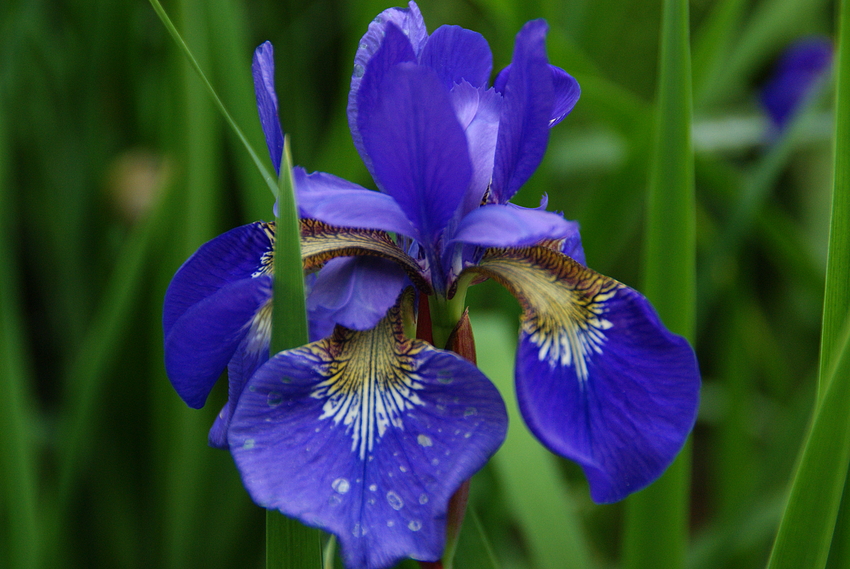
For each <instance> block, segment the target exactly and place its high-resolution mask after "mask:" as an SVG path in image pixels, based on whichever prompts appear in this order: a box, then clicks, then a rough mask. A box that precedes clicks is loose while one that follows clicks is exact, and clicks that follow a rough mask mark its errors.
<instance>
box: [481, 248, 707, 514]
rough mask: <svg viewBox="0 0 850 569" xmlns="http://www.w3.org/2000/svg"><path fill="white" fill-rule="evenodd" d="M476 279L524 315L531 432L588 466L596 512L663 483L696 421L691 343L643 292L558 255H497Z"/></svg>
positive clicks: (524, 398)
mask: <svg viewBox="0 0 850 569" xmlns="http://www.w3.org/2000/svg"><path fill="white" fill-rule="evenodd" d="M470 270H474V271H477V272H481V273H483V274H485V275H487V276H490V277H491V278H494V279H496V280H498V281H500V282H501V283H502V284H504V285H505V286H506V287H507V288H508V289H509V290H510V291H511V292H512V293H513V294H514V295H515V296H516V297H517V298H518V299H519V300H520V302H521V304H522V305H523V308H524V315H523V319H522V328H521V332H520V344H519V349H518V353H517V363H516V381H517V395H518V398H519V403H520V410H521V411H522V414H523V417H524V418H525V420H526V422H527V423H528V425H529V428H530V429H531V430H532V432H534V434H535V435H536V436H537V437H538V438H539V439H540V440H541V441H542V442H543V443H544V444H545V445H546V446H547V447H549V448H550V449H551V450H552V451H553V452H556V453H558V454H560V455H562V456H565V457H567V458H570V459H572V460H575V461H576V462H578V463H579V464H580V465H581V466H582V468H583V469H584V471H585V474H586V476H587V479H588V481H589V483H590V491H591V496H592V497H593V499H594V500H595V501H597V502H614V501H617V500H620V499H622V498H624V497H625V496H627V495H628V494H631V493H632V492H636V491H638V490H640V489H641V488H644V487H645V486H647V485H648V484H650V483H651V482H653V481H654V480H655V479H656V478H658V477H659V476H660V475H661V474H662V473H663V472H664V470H665V469H666V468H667V466H669V464H670V463H671V462H672V461H673V459H674V458H675V456H676V454H677V453H678V452H679V450H681V448H682V446H683V445H684V443H685V440H686V439H687V436H688V433H689V432H690V431H691V429H692V427H693V424H694V420H695V419H696V412H697V407H698V404H699V386H700V378H699V370H698V368H697V363H696V358H695V356H694V353H693V350H692V349H691V347H690V346H689V345H688V342H687V341H686V340H685V339H684V338H682V337H680V336H676V335H674V334H672V333H670V332H669V331H668V330H667V329H666V328H664V326H663V324H662V323H661V322H660V321H659V319H658V316H657V315H656V313H655V311H654V310H653V309H652V306H651V305H650V304H649V302H648V301H647V300H646V299H645V298H644V297H643V296H641V295H640V294H639V293H638V292H636V291H634V290H633V289H630V288H628V287H626V286H625V285H623V284H621V283H619V282H617V281H615V280H613V279H610V278H608V277H605V276H602V275H600V274H598V273H595V272H593V271H591V270H590V269H587V268H586V267H583V266H581V265H579V264H578V263H575V262H574V261H572V260H571V259H568V258H566V257H564V256H563V255H561V254H559V253H557V252H556V251H552V250H551V249H547V248H544V247H533V248H527V249H514V250H507V251H506V250H489V251H488V252H487V254H486V255H485V257H484V259H483V260H482V262H481V265H480V267H478V268H475V269H470Z"/></svg>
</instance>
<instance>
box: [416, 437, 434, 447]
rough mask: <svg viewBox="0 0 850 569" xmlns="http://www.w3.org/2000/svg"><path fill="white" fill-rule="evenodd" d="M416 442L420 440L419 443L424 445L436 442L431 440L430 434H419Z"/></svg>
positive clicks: (427, 445)
mask: <svg viewBox="0 0 850 569" xmlns="http://www.w3.org/2000/svg"><path fill="white" fill-rule="evenodd" d="M416 442H418V443H419V445H420V446H423V447H429V446H431V445H433V444H434V443H432V442H431V437H429V436H428V435H419V436H418V437H416Z"/></svg>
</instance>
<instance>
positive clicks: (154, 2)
mask: <svg viewBox="0 0 850 569" xmlns="http://www.w3.org/2000/svg"><path fill="white" fill-rule="evenodd" d="M150 3H151V6H152V7H153V9H154V11H155V12H156V15H157V16H159V19H160V20H161V21H162V23H163V25H164V26H165V28H166V29H167V30H168V33H169V34H171V37H172V38H173V39H174V42H175V43H176V44H177V47H179V48H180V50H181V51H182V52H183V54H184V55H185V56H186V59H187V60H188V61H189V64H190V65H191V66H192V69H194V70H195V72H196V73H197V74H198V76H199V77H200V78H201V81H202V82H203V83H204V87H206V90H207V92H208V93H209V94H210V96H211V97H212V99H213V102H214V103H215V106H216V107H217V108H218V110H219V111H220V112H221V114H222V116H223V117H224V119H225V120H226V121H227V124H229V125H230V128H232V129H233V132H235V133H236V136H238V137H239V140H240V141H241V142H242V145H243V146H244V147H245V150H247V151H248V154H249V155H250V156H251V160H253V162H254V164H255V165H256V166H257V170H258V171H259V172H260V174H261V175H262V177H263V179H264V180H265V181H266V184H267V185H268V187H269V189H270V190H271V192H272V195H277V184H276V183H275V181H274V177H273V176H272V175H271V173H270V171H269V169H268V168H266V165H265V164H264V163H263V161H262V160H260V157H259V155H258V154H257V153H256V151H255V150H254V147H253V146H252V145H251V143H250V142H248V138H247V137H246V136H245V134H244V133H243V132H242V129H241V128H239V125H238V124H236V121H235V120H234V119H233V117H232V116H230V113H229V112H228V111H227V108H226V107H225V106H224V103H222V102H221V99H220V98H219V96H218V95H217V94H216V92H215V89H213V86H212V83H210V81H209V79H207V76H206V75H205V74H204V71H203V69H201V66H200V65H199V64H198V61H197V60H196V59H195V56H194V55H192V52H191V51H190V50H189V46H188V45H186V42H185V41H183V38H182V37H181V35H180V32H178V31H177V28H176V27H175V26H174V23H173V22H172V21H171V18H169V17H168V14H167V13H166V12H165V10H164V9H163V7H162V5H161V4H160V3H159V0H150Z"/></svg>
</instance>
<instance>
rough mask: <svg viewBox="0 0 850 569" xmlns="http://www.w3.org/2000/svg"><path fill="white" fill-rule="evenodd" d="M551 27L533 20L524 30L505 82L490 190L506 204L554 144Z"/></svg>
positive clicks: (519, 36)
mask: <svg viewBox="0 0 850 569" xmlns="http://www.w3.org/2000/svg"><path fill="white" fill-rule="evenodd" d="M546 31H547V25H546V22H544V21H543V20H534V21H531V22H528V23H527V24H525V26H523V28H522V29H521V30H520V31H519V33H518V34H517V37H516V44H515V46H514V55H513V59H512V61H511V70H510V73H509V74H508V76H507V79H506V81H505V82H504V88H503V97H504V99H503V100H502V109H501V115H500V118H499V135H498V139H497V142H496V159H495V166H494V170H493V183H492V186H491V192H492V197H493V201H495V202H496V203H505V202H507V201H508V200H509V199H511V197H512V196H513V195H514V194H515V193H516V192H517V190H518V189H519V188H520V187H521V186H522V185H523V184H524V183H525V182H526V181H527V180H528V179H529V178H530V177H531V175H532V174H533V173H534V171H535V170H536V169H537V166H539V165H540V161H541V160H543V154H544V153H545V152H546V145H547V144H548V143H549V122H550V120H551V116H552V109H553V108H554V97H555V93H554V86H553V76H552V72H551V70H550V69H549V61H548V59H547V58H546V45H545V40H546Z"/></svg>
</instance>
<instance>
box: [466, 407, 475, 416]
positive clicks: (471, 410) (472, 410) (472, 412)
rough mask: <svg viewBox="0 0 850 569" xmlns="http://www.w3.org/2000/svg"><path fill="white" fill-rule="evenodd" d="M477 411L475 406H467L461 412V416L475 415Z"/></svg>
mask: <svg viewBox="0 0 850 569" xmlns="http://www.w3.org/2000/svg"><path fill="white" fill-rule="evenodd" d="M477 413H478V409H476V408H475V407H467V408H466V411H464V412H463V416H464V417H470V416H472V415H475V414H477Z"/></svg>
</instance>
